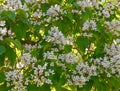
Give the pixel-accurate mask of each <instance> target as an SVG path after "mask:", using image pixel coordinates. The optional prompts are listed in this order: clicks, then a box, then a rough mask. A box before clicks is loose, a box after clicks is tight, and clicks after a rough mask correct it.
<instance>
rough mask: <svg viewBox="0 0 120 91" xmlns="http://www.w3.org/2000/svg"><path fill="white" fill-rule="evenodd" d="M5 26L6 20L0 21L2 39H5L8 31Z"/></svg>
mask: <svg viewBox="0 0 120 91" xmlns="http://www.w3.org/2000/svg"><path fill="white" fill-rule="evenodd" d="M4 26H5V21H0V40H3V37H4V36H5V35H6V33H7V28H6V27H4Z"/></svg>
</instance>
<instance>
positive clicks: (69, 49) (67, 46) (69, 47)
mask: <svg viewBox="0 0 120 91" xmlns="http://www.w3.org/2000/svg"><path fill="white" fill-rule="evenodd" d="M64 50H65V52H66V53H69V52H71V50H72V45H65V47H64Z"/></svg>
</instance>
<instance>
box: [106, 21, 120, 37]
mask: <svg viewBox="0 0 120 91" xmlns="http://www.w3.org/2000/svg"><path fill="white" fill-rule="evenodd" d="M105 25H106V31H107V32H111V33H113V34H114V35H116V36H119V31H120V21H119V20H116V21H112V22H109V21H106V22H105Z"/></svg>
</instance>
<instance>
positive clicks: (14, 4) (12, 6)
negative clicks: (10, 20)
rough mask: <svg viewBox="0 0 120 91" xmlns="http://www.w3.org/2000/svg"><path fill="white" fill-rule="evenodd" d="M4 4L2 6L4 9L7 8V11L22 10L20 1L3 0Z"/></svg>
mask: <svg viewBox="0 0 120 91" xmlns="http://www.w3.org/2000/svg"><path fill="white" fill-rule="evenodd" d="M4 2H5V3H6V4H5V5H4V8H7V9H9V10H16V9H21V8H23V5H22V3H21V1H20V0H4Z"/></svg>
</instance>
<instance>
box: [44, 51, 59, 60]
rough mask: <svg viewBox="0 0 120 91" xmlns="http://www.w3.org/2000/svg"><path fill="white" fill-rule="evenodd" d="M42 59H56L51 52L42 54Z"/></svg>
mask: <svg viewBox="0 0 120 91" xmlns="http://www.w3.org/2000/svg"><path fill="white" fill-rule="evenodd" d="M44 59H57V56H56V55H55V54H54V52H53V51H51V52H49V51H47V52H46V53H44Z"/></svg>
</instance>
